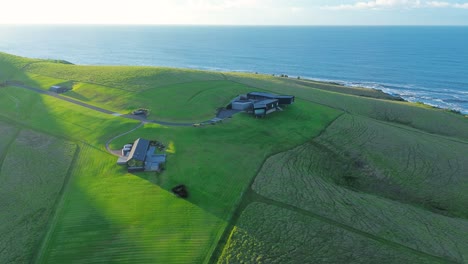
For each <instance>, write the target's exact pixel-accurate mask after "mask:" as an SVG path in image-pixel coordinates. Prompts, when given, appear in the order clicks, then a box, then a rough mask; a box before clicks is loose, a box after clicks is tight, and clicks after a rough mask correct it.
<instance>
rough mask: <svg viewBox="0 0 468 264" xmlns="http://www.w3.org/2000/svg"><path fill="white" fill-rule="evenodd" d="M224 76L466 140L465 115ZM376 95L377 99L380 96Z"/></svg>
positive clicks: (306, 86) (286, 82) (287, 82)
mask: <svg viewBox="0 0 468 264" xmlns="http://www.w3.org/2000/svg"><path fill="white" fill-rule="evenodd" d="M225 76H226V78H227V79H228V80H231V81H235V82H239V83H242V84H244V85H247V86H249V87H254V88H257V89H264V90H268V91H271V92H274V93H284V94H294V95H296V97H299V98H301V99H304V100H308V101H311V102H315V103H319V104H323V105H327V106H329V107H333V108H336V109H341V110H343V111H346V112H348V113H351V114H354V115H360V116H366V117H370V118H373V119H377V120H381V121H386V122H392V123H395V124H400V125H404V126H409V127H413V128H416V129H419V130H423V131H425V132H428V133H433V134H440V135H446V136H451V137H456V138H459V139H462V140H464V141H465V142H468V133H467V132H466V131H468V121H467V117H465V116H463V115H457V114H454V113H451V112H450V111H448V110H444V109H435V108H432V107H430V106H428V105H423V104H415V103H408V102H399V101H392V100H382V99H375V98H371V97H373V96H365V97H363V96H357V94H359V92H353V93H351V92H348V93H341V92H338V91H337V90H336V89H332V90H326V89H325V88H326V86H322V87H321V88H318V89H316V88H314V85H313V82H312V83H306V84H304V83H301V82H296V81H295V80H290V79H287V78H279V77H272V76H268V75H252V74H246V73H226V74H225ZM375 97H377V98H380V96H379V95H376V96H375Z"/></svg>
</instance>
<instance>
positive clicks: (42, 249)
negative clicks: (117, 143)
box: [31, 142, 81, 263]
mask: <svg viewBox="0 0 468 264" xmlns="http://www.w3.org/2000/svg"><path fill="white" fill-rule="evenodd" d="M72 143H74V144H76V150H75V154H74V155H73V160H72V162H71V163H70V166H69V168H68V171H67V175H66V177H65V181H64V183H63V185H62V188H61V189H60V193H59V197H58V198H57V200H56V201H55V206H54V210H53V212H52V217H51V219H50V220H49V221H48V223H47V227H46V228H47V232H46V233H45V234H44V236H43V237H42V240H41V245H40V246H39V248H38V249H37V251H36V253H35V254H34V258H33V259H32V261H31V263H41V262H42V259H43V258H44V254H45V253H46V251H47V249H48V248H49V244H50V243H49V242H50V239H51V237H52V234H53V233H54V231H55V227H56V226H57V222H58V216H59V215H60V212H61V211H62V209H63V203H64V202H65V198H66V194H67V193H68V189H70V186H71V178H72V176H73V174H74V172H75V170H76V168H75V165H76V163H77V161H78V157H79V154H80V152H81V146H80V144H78V143H76V142H72Z"/></svg>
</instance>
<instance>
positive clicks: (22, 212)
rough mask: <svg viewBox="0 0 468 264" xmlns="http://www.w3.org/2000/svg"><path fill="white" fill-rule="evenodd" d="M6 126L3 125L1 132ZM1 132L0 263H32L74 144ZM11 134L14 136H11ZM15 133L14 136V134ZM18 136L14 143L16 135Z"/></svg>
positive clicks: (32, 134) (31, 134) (31, 133)
mask: <svg viewBox="0 0 468 264" xmlns="http://www.w3.org/2000/svg"><path fill="white" fill-rule="evenodd" d="M6 126H7V127H8V125H5V124H4V123H0V127H1V129H0V130H2V132H8V131H5V127H6ZM9 130H10V133H5V134H3V133H2V145H3V146H4V145H5V142H7V141H11V142H10V144H9V148H8V150H7V149H6V148H3V151H0V156H3V157H4V159H3V160H2V162H1V163H0V165H1V169H0V211H1V212H2V214H1V216H0V262H1V263H31V262H34V256H35V254H36V253H37V249H38V248H39V247H40V245H41V242H42V239H43V237H44V235H45V233H46V231H47V225H48V223H49V221H50V219H51V216H52V213H53V211H54V208H55V205H56V203H57V201H58V199H59V198H60V193H61V190H62V188H63V185H64V182H65V181H66V178H67V176H68V170H69V168H70V166H71V163H72V159H73V157H74V154H75V150H76V145H74V144H72V143H69V142H67V141H64V140H61V139H57V138H54V137H51V136H47V135H45V134H42V133H37V132H34V131H31V130H27V129H22V130H21V132H20V133H19V134H18V133H17V132H18V131H19V129H18V128H11V127H10V128H9ZM11 131H13V133H11ZM14 132H16V133H14ZM16 135H17V137H16V138H15V136H16Z"/></svg>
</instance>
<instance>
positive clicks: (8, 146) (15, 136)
mask: <svg viewBox="0 0 468 264" xmlns="http://www.w3.org/2000/svg"><path fill="white" fill-rule="evenodd" d="M22 130H23V129H22V128H18V129H17V131H16V132H15V134H14V136H13V137H12V138H11V140H10V142H8V144H6V146H5V150H4V153H3V154H2V155H0V171H1V169H2V168H3V162H4V161H5V159H6V156H7V155H8V151H9V150H10V148H11V145H13V143H14V142H15V140H16V138H17V137H18V135H19V134H20V133H21V131H22Z"/></svg>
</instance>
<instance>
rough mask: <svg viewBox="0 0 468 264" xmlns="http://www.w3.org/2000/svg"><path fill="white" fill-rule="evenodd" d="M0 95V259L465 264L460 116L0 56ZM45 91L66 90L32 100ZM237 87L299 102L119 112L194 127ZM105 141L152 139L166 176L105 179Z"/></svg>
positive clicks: (234, 82)
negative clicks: (269, 107)
mask: <svg viewBox="0 0 468 264" xmlns="http://www.w3.org/2000/svg"><path fill="white" fill-rule="evenodd" d="M0 83H2V86H0V133H1V135H2V137H1V138H0V183H1V184H0V188H1V189H2V192H1V196H2V199H1V200H2V202H0V211H1V212H7V213H2V214H1V216H0V224H1V225H0V226H1V228H0V262H2V263H3V262H13V263H29V262H35V263H71V262H73V263H128V262H132V263H302V262H304V261H306V262H314V263H320V262H322V263H330V262H333V263H348V262H355V263H369V262H379V263H380V262H382V263H398V262H400V263H401V262H403V263H466V262H467V261H468V248H467V247H466V245H467V244H468V215H467V212H466V210H465V209H466V208H467V206H468V196H467V195H466V191H465V190H466V189H467V187H468V175H467V173H466V172H467V169H468V168H467V165H466V164H468V161H467V158H466V157H468V147H467V146H468V119H467V118H466V117H465V116H463V115H458V114H454V113H451V112H450V111H447V110H443V109H434V108H431V107H428V106H424V105H419V104H412V103H408V102H402V101H400V100H398V99H397V98H393V97H391V96H388V95H385V94H383V93H381V92H379V91H374V90H366V89H361V88H346V87H342V86H339V85H334V84H327V83H317V82H312V81H307V80H293V79H288V78H279V77H273V76H267V75H259V74H246V73H229V72H225V73H221V72H207V71H196V70H185V69H172V68H157V67H130V66H80V65H73V64H69V63H64V62H62V61H52V60H39V59H28V58H22V57H17V56H13V55H9V54H5V53H0ZM52 85H66V86H73V90H72V91H69V92H66V93H64V94H63V95H61V96H62V97H60V96H58V97H56V96H55V97H54V96H50V95H49V94H47V93H40V92H39V91H40V90H42V91H45V90H47V89H48V88H49V87H50V86H52ZM25 87H31V88H36V89H39V90H34V89H26V88H25ZM249 91H267V92H274V93H282V94H294V95H295V96H296V97H297V100H296V103H295V104H294V105H291V106H289V107H287V108H286V109H285V110H284V111H282V112H277V113H274V114H272V115H270V116H268V117H267V118H264V119H255V118H253V117H251V116H249V115H247V114H244V113H240V114H237V115H235V116H233V118H230V119H227V120H225V121H224V122H223V123H222V124H218V125H215V126H205V127H191V126H171V125H161V124H154V123H143V124H142V125H141V122H140V120H138V119H131V118H125V116H120V115H122V114H128V113H129V112H131V111H132V110H134V109H136V108H140V107H142V108H147V109H149V111H150V116H149V117H148V118H149V119H155V120H161V121H168V122H174V123H195V122H200V121H203V120H207V119H210V118H212V117H214V115H215V113H216V111H217V108H219V107H223V106H225V105H226V104H227V103H228V102H229V101H230V100H231V99H232V98H233V97H234V96H236V95H238V94H242V93H246V92H249ZM63 98H71V99H74V100H76V101H77V102H82V103H83V105H79V104H76V103H73V102H74V101H66V100H63ZM87 106H95V107H99V108H102V109H107V110H109V111H108V113H107V112H99V111H96V110H93V108H92V107H87ZM109 113H110V114H109ZM135 128H136V129H135ZM133 129H134V130H133ZM132 130H133V131H132ZM128 131H132V132H131V133H128V134H125V133H126V132H128ZM118 135H122V136H121V137H118V138H116V139H115V140H113V141H111V142H110V145H109V146H110V148H112V149H119V148H121V146H122V145H123V144H126V143H128V142H131V141H133V140H135V139H136V138H139V137H143V138H148V139H154V140H158V141H161V142H164V143H166V144H167V145H168V146H169V151H168V163H167V168H166V170H165V171H164V172H163V173H161V174H155V173H133V174H132V173H128V172H127V171H126V170H125V169H124V168H123V167H119V166H117V165H116V164H115V157H114V156H113V155H112V154H111V153H109V152H108V151H107V150H106V148H105V145H106V143H107V142H108V141H109V140H110V139H112V138H114V137H116V136H118ZM178 184H185V185H186V186H187V187H188V189H189V193H190V196H189V198H188V199H186V200H184V199H180V198H177V197H176V196H174V195H173V194H172V193H171V188H172V187H174V186H175V185H178ZM31 185H34V187H35V188H31ZM20 244H27V246H24V247H19V246H12V245H20Z"/></svg>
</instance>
